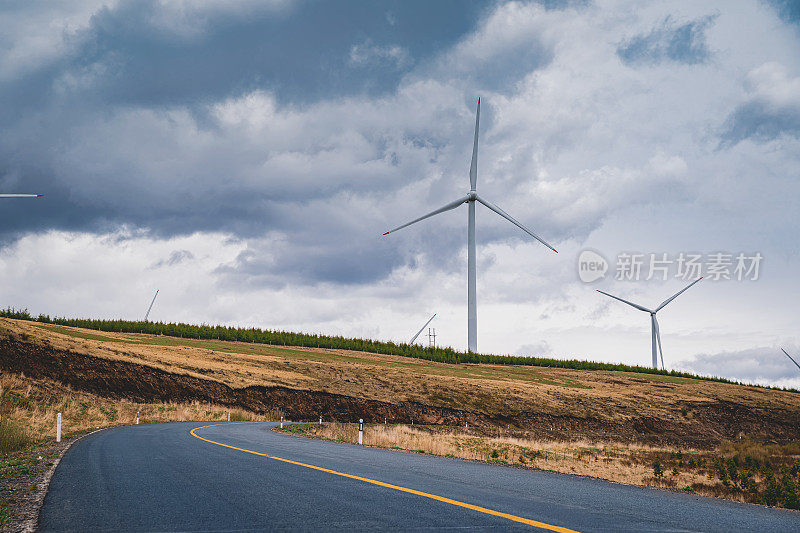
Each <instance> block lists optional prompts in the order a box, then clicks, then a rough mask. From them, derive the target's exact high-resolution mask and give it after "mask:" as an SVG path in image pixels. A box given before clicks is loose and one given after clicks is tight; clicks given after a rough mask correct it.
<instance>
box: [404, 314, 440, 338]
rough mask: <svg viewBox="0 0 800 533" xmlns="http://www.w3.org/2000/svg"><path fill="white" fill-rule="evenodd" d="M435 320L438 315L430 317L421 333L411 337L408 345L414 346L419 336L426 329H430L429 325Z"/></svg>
mask: <svg viewBox="0 0 800 533" xmlns="http://www.w3.org/2000/svg"><path fill="white" fill-rule="evenodd" d="M434 318H436V313H433V316H432V317H430V318H429V319H428V321H427V322H425V325H424V326H422V327H421V328H419V331H418V332H417V334H416V335H414V336H413V337H411V340H410V341H408V344H414V341H415V340H417V337H419V334H420V333H422V332H423V331H424V330H425V328H427V327H428V324H430V323H431V320H433V319H434Z"/></svg>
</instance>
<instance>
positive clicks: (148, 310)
mask: <svg viewBox="0 0 800 533" xmlns="http://www.w3.org/2000/svg"><path fill="white" fill-rule="evenodd" d="M156 296H158V289H156V293H155V294H154V295H153V301H152V302H150V307H148V308H147V313H146V314H145V315H144V321H145V322H147V317H149V316H150V310H151V309H152V308H153V304H154V303H156Z"/></svg>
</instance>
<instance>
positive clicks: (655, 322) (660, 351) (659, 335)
mask: <svg viewBox="0 0 800 533" xmlns="http://www.w3.org/2000/svg"><path fill="white" fill-rule="evenodd" d="M653 324H655V326H656V340H657V341H658V353H659V354H660V355H661V370H666V369H667V367H665V366H664V350H662V349H661V328H660V327H659V325H658V319H657V318H656V315H653Z"/></svg>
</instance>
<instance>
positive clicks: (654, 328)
mask: <svg viewBox="0 0 800 533" xmlns="http://www.w3.org/2000/svg"><path fill="white" fill-rule="evenodd" d="M701 279H703V278H702V276H701V277H699V278H697V279H696V280H694V281H693V282H691V283H690V284H689V285H687V286H686V287H685V288H683V289H682V290H680V291H678V292H677V293H675V294H673V295H672V296H670V297H669V298H667V299H666V300H664V301H663V302H662V303H661V305H659V306H658V307H656V308H655V309H648V308H646V307H643V306H641V305H638V304H635V303H633V302H629V301H628V300H623V299H622V298H620V297H618V296H614V295H613V294H608V293H607V292H603V291H601V290H599V289H598V291H597V292H599V293H601V294H605V295H606V296H610V297H612V298H614V299H615V300H619V301H620V302H624V303H626V304H628V305H630V306H632V307H635V308H636V309H638V310H639V311H644V312H645V313H650V329H651V336H652V340H653V368H656V369H657V368H658V354H659V352H660V353H661V368H662V370H666V369H665V368H664V351H663V350H662V349H661V330H660V329H659V328H658V320H657V319H656V313H658V312H659V311H661V310H662V309H664V307H665V306H666V305H667V304H668V303H670V302H671V301H672V300H674V299H675V298H677V297H678V296H680V295H681V294H683V293H684V292H685V291H687V290H689V287H691V286H692V285H694V284H695V283H697V282H698V281H700V280H701Z"/></svg>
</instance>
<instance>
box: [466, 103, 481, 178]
mask: <svg viewBox="0 0 800 533" xmlns="http://www.w3.org/2000/svg"><path fill="white" fill-rule="evenodd" d="M480 122H481V99H480V98H478V110H477V111H476V112H475V141H474V143H473V144H472V163H470V165H469V188H470V190H472V191H474V190H475V186H476V185H477V183H478V125H479V124H480Z"/></svg>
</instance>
